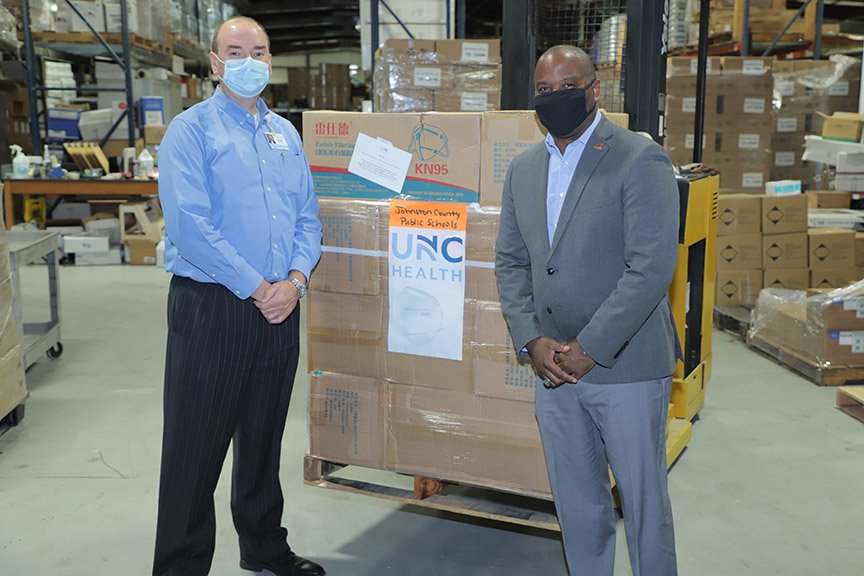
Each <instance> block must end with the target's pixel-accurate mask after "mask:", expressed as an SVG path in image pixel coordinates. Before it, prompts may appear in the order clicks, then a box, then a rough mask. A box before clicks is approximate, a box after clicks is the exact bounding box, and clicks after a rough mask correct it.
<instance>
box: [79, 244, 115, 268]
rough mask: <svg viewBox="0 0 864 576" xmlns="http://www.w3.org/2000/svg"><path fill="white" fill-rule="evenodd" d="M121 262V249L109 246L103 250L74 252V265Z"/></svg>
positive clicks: (102, 264)
mask: <svg viewBox="0 0 864 576" xmlns="http://www.w3.org/2000/svg"><path fill="white" fill-rule="evenodd" d="M122 263H123V250H121V248H120V246H111V247H110V248H109V249H108V250H106V251H105V252H76V253H75V265H76V266H109V265H115V264H122Z"/></svg>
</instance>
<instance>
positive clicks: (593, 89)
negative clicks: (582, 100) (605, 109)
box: [592, 78, 600, 101]
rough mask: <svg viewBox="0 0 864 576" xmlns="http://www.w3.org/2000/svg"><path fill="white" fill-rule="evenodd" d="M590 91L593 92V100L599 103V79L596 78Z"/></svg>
mask: <svg viewBox="0 0 864 576" xmlns="http://www.w3.org/2000/svg"><path fill="white" fill-rule="evenodd" d="M592 91H593V92H594V100H595V101H599V100H600V79H599V78H597V80H596V81H595V82H594V87H593V88H592Z"/></svg>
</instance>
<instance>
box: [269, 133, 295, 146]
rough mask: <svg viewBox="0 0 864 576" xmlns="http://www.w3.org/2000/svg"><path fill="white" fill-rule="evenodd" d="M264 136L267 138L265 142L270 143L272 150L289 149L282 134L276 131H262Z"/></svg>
mask: <svg viewBox="0 0 864 576" xmlns="http://www.w3.org/2000/svg"><path fill="white" fill-rule="evenodd" d="M264 137H265V138H267V144H269V145H270V148H271V149H272V150H291V147H290V146H289V145H288V140H287V139H286V138H285V135H284V134H279V133H278V132H264Z"/></svg>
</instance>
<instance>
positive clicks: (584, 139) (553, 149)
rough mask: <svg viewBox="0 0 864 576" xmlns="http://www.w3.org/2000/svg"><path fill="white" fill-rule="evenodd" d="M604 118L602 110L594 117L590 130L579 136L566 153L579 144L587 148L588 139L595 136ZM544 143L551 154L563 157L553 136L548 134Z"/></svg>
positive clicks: (589, 126) (587, 129) (568, 146)
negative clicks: (596, 129)
mask: <svg viewBox="0 0 864 576" xmlns="http://www.w3.org/2000/svg"><path fill="white" fill-rule="evenodd" d="M602 116H603V113H602V112H600V110H599V109H598V110H597V114H595V115H594V120H593V121H592V122H591V124H589V125H588V128H586V129H585V132H583V133H582V135H581V136H579V138H577V139H576V140H574V141H573V142H571V143H570V144H568V145H567V148H566V149H565V150H564V151H565V152H566V151H567V150H569V149H570V147H571V146H573V145H574V144H577V143H578V144H581V145H582V146H585V144H587V143H588V139H589V138H591V135H592V134H594V129H595V128H597V125H598V124H599V123H600V120H601V119H602ZM544 142H545V143H546V149H547V150H549V153H550V154H557V155H559V156H561V155H562V154H561V151H560V150H558V146H557V145H556V144H555V139H554V138H553V137H552V134H546V139H545V140H544Z"/></svg>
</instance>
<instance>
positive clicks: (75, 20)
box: [70, 0, 105, 32]
mask: <svg viewBox="0 0 864 576" xmlns="http://www.w3.org/2000/svg"><path fill="white" fill-rule="evenodd" d="M75 7H76V8H78V11H79V12H80V13H81V16H83V17H84V20H82V19H81V17H79V16H77V15H75V16H73V17H72V18H71V19H70V25H71V27H72V32H90V28H89V27H88V26H87V24H88V23H89V24H90V26H92V27H93V29H94V30H96V32H105V9H104V7H103V3H102V2H101V0H100V1H98V2H94V1H92V0H90V1H87V2H83V1H82V2H76V3H75ZM85 20H86V22H85Z"/></svg>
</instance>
